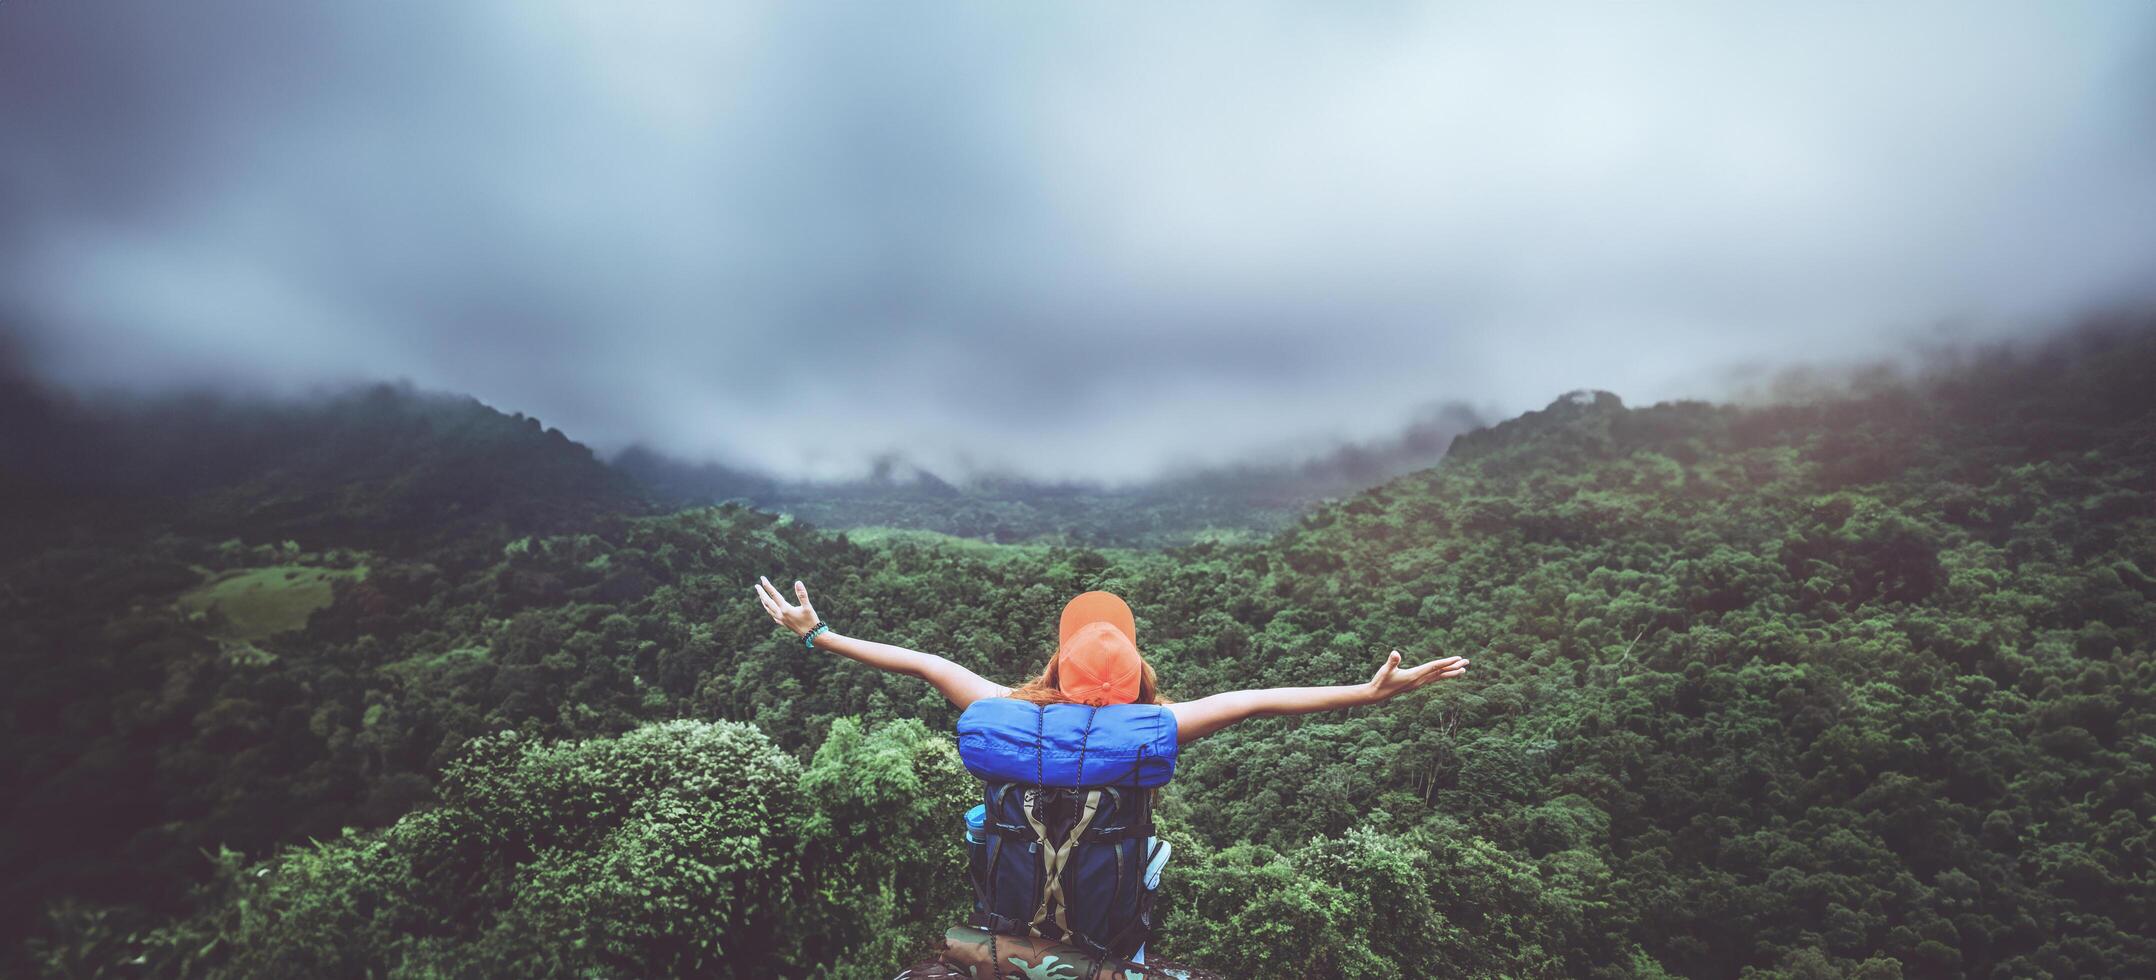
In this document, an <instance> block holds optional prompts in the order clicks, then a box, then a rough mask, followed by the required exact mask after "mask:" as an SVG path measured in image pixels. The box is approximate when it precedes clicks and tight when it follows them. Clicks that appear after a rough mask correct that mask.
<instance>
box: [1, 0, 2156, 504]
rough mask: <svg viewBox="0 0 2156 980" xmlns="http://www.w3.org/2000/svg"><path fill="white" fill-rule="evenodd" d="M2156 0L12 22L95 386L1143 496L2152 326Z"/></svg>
mask: <svg viewBox="0 0 2156 980" xmlns="http://www.w3.org/2000/svg"><path fill="white" fill-rule="evenodd" d="M2152 37H2156V8H2151V7H2149V6H2148V5H2146V4H2139V3H2130V2H2116V3H2086V4H2044V5H2035V4H2018V3H2016V4H2007V3H1937V4H1898V5H1893V6H1891V7H1887V8H1884V9H1882V8H1881V7H1879V6H1860V5H1855V4H1849V5H1841V4H1831V3H1830V4H1808V5H1803V6H1802V7H1794V6H1792V7H1788V8H1773V9H1769V8H1761V7H1756V6H1749V7H1746V8H1745V9H1741V10H1740V9H1736V8H1735V7H1734V6H1733V5H1719V4H1686V5H1653V6H1647V5H1624V6H1609V5H1600V4H1593V5H1589V4H1579V5H1556V6H1537V7H1535V8H1533V9H1532V10H1528V9H1524V8H1521V7H1519V6H1518V5H1496V4H1491V5H1448V6H1445V7H1442V8H1439V7H1435V6H1433V5H1418V4H1401V5H1390V4H1376V5H1358V6H1357V9H1354V10H1342V9H1337V8H1332V7H1301V6H1293V5H1280V6H1249V5H1236V6H1205V5H1176V6H1174V7H1172V8H1163V7H1160V6H1158V5H1129V6H1117V5H1100V4H1089V5H1085V6H1084V7H1082V8H1078V7H1073V8H1067V9H1065V8H1043V7H1040V6H1038V5H1025V6H1020V5H995V6H991V5H977V6H967V7H962V8H961V7H951V6H949V5H944V4H934V5H928V4H906V3H874V4H845V5H827V4H798V3H786V4H781V3H775V2H773V3H761V4H738V5H734V4H730V5H700V4H686V3H684V4H640V5H633V6H629V7H624V6H622V5H602V4H597V3H569V4H561V5H551V6H548V7H546V8H544V9H541V8H539V7H537V6H534V5H530V4H523V3H516V2H512V0H482V2H470V3H459V4H418V3H411V2H403V3H386V4H364V5H362V4H348V5H327V4H323V5H314V4H289V3H280V2H271V0H257V2H242V0H217V2H202V3H193V4H187V5H125V6H123V5H119V4H102V5H100V4H61V3H57V2H38V0H18V2H14V3H6V4H0V127H4V128H0V131H4V132H5V133H6V134H7V138H6V139H5V140H4V141H0V206H4V207H5V210H6V213H7V215H8V216H9V218H8V220H7V221H5V222H0V312H4V313H5V315H6V317H7V318H8V323H9V326H10V327H11V328H12V329H14V330H16V331H19V332H21V333H22V334H24V335H25V336H26V337H27V338H28V347H29V350H30V352H31V354H32V356H33V357H34V360H35V362H36V364H37V367H38V369H39V370H40V371H41V372H42V373H43V374H45V375H46V376H48V377H50V378H52V379H55V380H57V381H59V382H62V383H65V384H69V385H73V386H77V387H85V388H89V387H98V386H122V387H130V388H150V387H164V386H173V385H195V384H214V385H220V386H227V387H249V388H267V389H275V390H293V389H295V388H300V387H304V386H307V385H311V384H315V383H320V382H335V381H344V380H358V379H369V378H378V377H392V378H396V377H401V378H409V379H411V380H412V381H414V382H415V383H418V384H420V385H423V386H428V387H438V388H444V389H449V390H455V391H463V392H470V393H472V394H475V395H477V396H479V397H481V398H482V399H485V400H487V401H489V402H490V403H493V404H495V405H497V406H500V407H502V408H504V409H505V410H517V411H524V412H527V413H530V414H534V415H537V416H539V417H541V418H543V419H545V420H546V421H547V423H549V424H551V425H558V426H560V427H562V428H563V429H564V430H565V431H568V432H569V433H571V434H572V435H574V436H576V437H578V438H580V439H583V440H585V441H587V442H590V443H592V444H594V445H595V446H596V447H598V448H600V449H601V450H602V451H607V450H610V449H613V448H617V447H619V446H622V445H625V444H627V443H629V442H632V441H636V440H643V441H646V442H649V443H651V444H654V445H657V446H659V447H661V448H663V449H667V450H669V451H672V452H675V453H679V454H682V455H685V456H689V457H691V458H699V457H717V458H720V459H722V460H725V461H727V462H730V463H734V464H745V465H751V466H758V467H765V468H769V469H772V470H776V471H778V472H781V473H783V474H786V475H791V476H801V475H808V476H843V475H853V474H858V473H861V472H864V471H865V470H866V469H867V468H868V466H869V465H871V463H870V461H871V460H872V459H873V458H875V457H876V456H877V455H878V454H880V453H884V452H887V451H891V450H898V451H900V452H902V453H905V454H906V455H907V456H908V457H910V458H913V459H916V460H919V461H921V462H923V463H924V464H926V465H929V466H930V467H931V468H937V469H939V470H942V471H946V472H949V471H953V470H963V469H965V468H968V467H972V466H980V467H987V468H995V469H1006V470H1014V471H1018V472H1024V473H1031V474H1035V475H1038V476H1042V477H1048V478H1066V477H1095V478H1107V479H1111V480H1120V479H1131V478H1137V477H1141V476H1144V475H1147V474H1150V473H1154V472H1158V471H1161V470H1163V469H1167V468H1171V467H1187V466H1190V465H1194V464H1198V463H1204V462H1228V461H1231V460H1234V459H1236V458H1238V457H1242V456H1245V455H1247V454H1252V453H1262V452H1266V451H1271V450H1275V449H1278V448H1279V447H1283V446H1290V445H1298V446H1300V445H1308V444H1314V442H1313V441H1322V440H1325V439H1337V440H1341V441H1365V442H1367V441H1372V440H1379V439H1382V438H1384V437H1385V436H1386V435H1387V434H1388V433H1396V432H1398V431H1400V430H1401V429H1402V428H1403V427H1405V426H1407V425H1409V424H1410V422H1411V420H1412V419H1414V418H1416V417H1418V413H1423V414H1426V413H1427V412H1428V411H1430V406H1432V405H1436V404H1443V403H1450V402H1453V401H1464V402H1467V403H1470V404H1473V405H1475V406H1477V407H1478V408H1479V409H1481V410H1483V411H1484V412H1485V413H1486V414H1490V415H1506V414H1511V413H1515V412H1518V411H1521V410H1524V409H1527V408H1533V407H1539V406H1540V405H1542V404H1544V403H1546V402H1547V401H1548V400H1549V399H1551V398H1552V397H1554V396H1555V395H1556V394H1557V393H1559V392H1562V391H1565V390H1567V389H1571V388H1577V387H1600V388H1607V389H1610V390H1614V391H1617V392H1619V393H1620V394H1622V395H1624V396H1625V398H1626V399H1627V400H1628V401H1630V402H1632V403H1634V404H1640V403H1646V402H1651V401H1655V400H1659V399H1663V398H1671V397H1688V396H1689V397H1713V396H1715V395H1717V394H1720V393H1722V392H1723V391H1724V390H1725V389H1726V386H1727V383H1726V378H1727V376H1728V374H1729V371H1730V369H1731V368H1732V367H1733V366H1745V365H1760V364H1774V365H1779V364H1789V363H1802V362H1806V361H1810V360H1816V359H1819V358H1821V357H1825V356H1829V355H1831V356H1833V357H1835V358H1839V359H1853V358H1866V357H1877V356H1891V355H1898V354H1905V353H1906V352H1908V351H1910V350H1912V349H1915V345H1920V344H1931V343H1938V342H1941V341H1953V340H1985V339H1992V338H1995V337H1999V336H2003V335H2008V334H2012V333H2015V332H2018V331H2026V330H2029V329H2031V328H2033V327H2036V326H2042V325H2048V324H2050V323H2053V322H2056V321H2057V320H2058V319H2059V318H2061V317H2064V316H2067V315H2069V314H2071V313H2073V312H2074V311H2076V310H2079V309H2083V308H2086V307H2090V306H2092V305H2099V304H2106V303H2123V302H2134V301H2143V300H2146V299H2148V298H2149V297H2148V296H2147V295H2146V294H2145V292H2141V291H2142V290H2144V289H2145V288H2146V287H2145V285H2144V284H2145V283H2146V282H2148V281H2150V277H2149V275H2148V274H2149V272H2150V271H2151V269H2152V264H2156V261H2152V260H2156V222H2151V221H2149V220H2147V216H2148V215H2150V214H2156V131H2152V127H2156V112H2152V111H2151V110H2152V109H2156V84H2152V83H2156V78H2152V77H2151V74H2150V64H2151V62H2152V60H2156V59H2151V58H2150V57H2149V56H2150V55H2151V54H2152V53H2156V52H2152V48H2151V39H2152Z"/></svg>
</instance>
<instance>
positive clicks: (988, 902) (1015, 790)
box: [959, 698, 1177, 959]
mask: <svg viewBox="0 0 2156 980" xmlns="http://www.w3.org/2000/svg"><path fill="white" fill-rule="evenodd" d="M1176 749H1177V746H1176V744H1175V721H1174V717H1173V715H1172V714H1170V713H1169V712H1168V711H1167V709H1166V708H1164V707H1162V706H1160V705H1109V706H1104V707H1092V706H1087V705H1078V704H1054V705H1045V706H1043V705H1034V704H1029V703H1027V702H1023V701H1015V700H1013V699H1008V698H987V699H982V700H981V701H977V702H975V703H974V704H973V705H972V706H969V707H968V708H967V710H966V712H965V713H964V714H963V715H961V717H960V719H959V754H960V756H961V757H962V758H963V759H964V760H965V761H966V764H967V768H968V769H969V770H971V771H972V772H973V773H974V774H975V775H977V776H980V777H981V778H982V786H981V802H982V805H983V807H984V808H985V809H986V819H985V821H984V822H983V825H982V827H981V831H980V838H979V839H978V840H969V842H968V848H969V855H968V857H969V869H968V870H969V875H970V877H971V878H972V881H973V889H974V915H973V920H972V924H974V925H976V926H980V927H982V928H985V929H988V930H990V931H992V932H996V933H1001V934H1004V935H1020V936H1038V937H1042V938H1045V939H1051V940H1055V941H1057V942H1062V943H1067V944H1070V945H1073V946H1077V947H1079V948H1082V949H1085V950H1088V951H1089V952H1092V953H1095V954H1098V955H1105V956H1110V957H1116V958H1121V959H1127V958H1128V957H1130V956H1131V955H1132V954H1134V953H1136V952H1137V950H1138V949H1139V947H1141V946H1143V945H1144V944H1145V942H1146V940H1147V939H1148V938H1149V937H1150V936H1151V935H1152V930H1153V926H1154V924H1155V923H1154V917H1153V892H1152V891H1151V890H1150V889H1148V888H1146V887H1145V871H1146V866H1147V864H1148V863H1149V862H1150V861H1151V860H1152V858H1153V856H1154V852H1155V850H1156V849H1157V848H1158V846H1159V845H1158V842H1157V841H1155V842H1152V844H1151V845H1150V846H1149V840H1150V839H1151V838H1152V837H1153V836H1154V830H1153V809H1152V806H1153V788H1152V787H1155V786H1158V785H1160V784H1162V783H1164V782H1166V781H1167V780H1168V779H1169V778H1170V777H1171V776H1172V774H1173V771H1174V765H1175V757H1176Z"/></svg>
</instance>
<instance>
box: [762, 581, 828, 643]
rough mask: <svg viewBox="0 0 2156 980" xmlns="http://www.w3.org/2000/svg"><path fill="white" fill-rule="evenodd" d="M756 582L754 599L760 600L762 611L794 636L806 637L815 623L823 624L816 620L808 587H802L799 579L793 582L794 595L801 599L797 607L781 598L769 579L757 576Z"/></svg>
mask: <svg viewBox="0 0 2156 980" xmlns="http://www.w3.org/2000/svg"><path fill="white" fill-rule="evenodd" d="M756 581H757V585H756V586H755V588H756V598H757V599H759V600H762V602H763V604H764V611H765V612H767V613H770V614H771V621H772V622H774V623H777V624H779V625H780V626H784V627H786V628H787V629H790V630H793V631H794V635H795V636H806V635H808V631H809V630H812V629H815V628H816V624H817V623H820V622H823V620H820V619H817V618H816V608H815V607H814V606H811V605H809V590H808V586H806V585H802V584H801V580H800V579H795V580H794V595H796V596H799V597H800V599H801V604H800V605H798V606H797V605H794V604H793V603H790V602H787V601H786V600H785V599H783V598H781V597H780V596H779V590H778V587H777V586H774V585H772V584H771V580H770V579H769V578H767V577H765V576H762V575H758V576H756Z"/></svg>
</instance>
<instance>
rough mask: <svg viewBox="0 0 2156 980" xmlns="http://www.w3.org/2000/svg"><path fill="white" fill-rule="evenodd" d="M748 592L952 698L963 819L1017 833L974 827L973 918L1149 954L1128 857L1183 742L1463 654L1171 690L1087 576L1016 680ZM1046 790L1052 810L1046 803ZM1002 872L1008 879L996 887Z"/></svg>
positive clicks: (1146, 856)
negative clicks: (1244, 686)
mask: <svg viewBox="0 0 2156 980" xmlns="http://www.w3.org/2000/svg"><path fill="white" fill-rule="evenodd" d="M755 592H756V596H757V598H758V599H759V600H760V601H761V602H762V603H763V606H764V611H765V612H768V613H770V614H771V618H772V620H773V621H774V622H776V623H778V624H779V625H781V626H784V627H786V628H787V629H790V630H792V631H793V632H794V634H795V635H796V636H797V637H800V638H802V640H803V643H804V645H805V646H809V647H811V648H813V649H818V650H828V651H831V652H832V653H836V654H839V655H840V656H843V657H848V658H850V659H853V660H858V661H860V662H862V663H865V664H868V665H869V666H871V667H875V668H878V669H880V670H888V671H892V672H895V673H900V674H908V675H911V676H914V677H919V678H921V679H923V680H925V681H928V682H929V683H931V684H934V685H935V686H936V689H937V690H939V691H942V692H943V696H944V697H946V698H949V699H950V701H951V703H952V704H954V705H956V706H957V707H958V708H959V710H960V711H961V712H962V714H961V715H960V718H959V724H958V727H959V736H960V737H959V752H960V755H961V757H962V758H963V759H964V760H965V762H966V767H967V769H969V770H970V771H972V772H973V773H974V774H975V775H977V776H980V777H982V779H983V781H984V782H985V783H986V784H987V797H986V799H987V802H986V803H984V805H983V806H982V807H976V808H975V810H976V813H975V814H970V815H969V821H972V820H974V818H975V817H976V816H979V817H981V821H980V822H978V823H975V824H974V827H975V829H976V830H979V829H981V828H982V827H983V826H985V827H986V828H987V829H986V832H987V833H988V834H990V835H991V838H993V837H994V836H995V835H998V834H1000V835H1002V836H1006V837H1011V838H1012V839H1014V840H1015V841H1016V842H1017V844H1019V845H1023V850H1019V849H1017V848H1013V849H1010V850H1002V849H1000V848H999V847H998V846H997V845H998V844H1000V841H998V840H995V839H988V840H976V839H975V838H974V837H972V836H971V832H969V838H968V839H969V841H972V842H973V843H975V844H976V849H977V850H978V851H979V852H981V853H978V854H976V856H975V858H974V866H973V869H972V874H973V877H974V880H975V887H976V898H977V899H978V901H977V904H976V910H977V915H979V916H980V920H979V921H977V922H976V924H977V925H982V926H984V927H985V928H989V929H991V930H992V931H993V932H1014V933H1030V934H1031V935H1033V936H1047V937H1049V938H1054V939H1061V940H1063V941H1066V942H1075V943H1077V944H1079V945H1082V946H1086V947H1088V948H1090V949H1092V950H1095V951H1106V952H1110V953H1112V954H1113V955H1116V956H1129V958H1130V959H1131V960H1132V961H1133V962H1138V963H1143V962H1144V961H1145V960H1144V956H1145V950H1144V941H1145V937H1146V934H1147V933H1148V931H1149V930H1150V926H1151V922H1150V907H1151V906H1150V894H1149V889H1150V887H1151V886H1150V885H1147V886H1145V888H1144V889H1141V888H1140V885H1139V881H1140V880H1141V876H1140V875H1139V874H1137V873H1136V872H1138V871H1140V870H1146V869H1150V871H1151V873H1152V874H1154V875H1157V873H1158V864H1159V861H1158V860H1157V859H1154V858H1153V857H1152V852H1150V851H1141V850H1139V848H1140V847H1141V844H1140V843H1139V841H1140V840H1141V839H1142V840H1143V841H1144V842H1145V846H1150V843H1151V842H1152V840H1153V838H1152V837H1151V836H1150V832H1151V829H1152V822H1151V818H1152V814H1151V795H1152V789H1153V788H1154V787H1157V786H1159V785H1160V784H1162V783H1165V782H1167V780H1168V779H1169V778H1170V777H1171V776H1172V774H1173V772H1174V768H1175V757H1176V752H1177V750H1178V749H1179V748H1180V747H1181V746H1183V745H1188V744H1190V743H1191V742H1194V741H1197V740H1198V739H1200V738H1204V737H1205V736H1207V735H1210V734H1212V733H1214V732H1217V731H1219V730H1221V729H1223V728H1226V727H1228V726H1229V725H1232V724H1235V723H1236V722H1238V721H1242V720H1243V719H1245V718H1262V717H1268V716H1273V715H1293V714H1303V713H1306V712H1312V711H1325V710H1328V709H1332V708H1352V707H1356V706H1359V705H1366V704H1376V703H1378V702H1380V701H1385V700H1388V699H1391V698H1394V697H1397V696H1399V695H1401V694H1404V693H1406V692H1408V691H1412V690H1414V689H1415V688H1418V687H1421V686H1423V685H1425V684H1429V683H1432V682H1435V681H1439V680H1444V679H1446V678H1451V677H1458V676H1460V675H1462V674H1464V673H1466V672H1467V665H1468V663H1469V661H1468V660H1467V659H1466V658H1464V657H1441V658H1438V659H1436V660H1432V661H1430V662H1428V663H1424V664H1421V665H1419V666H1415V667H1409V668H1405V669H1402V668H1401V667H1400V651H1398V650H1393V651H1392V652H1390V653H1389V654H1387V655H1386V658H1385V662H1384V664H1383V665H1381V666H1379V667H1378V669H1377V673H1376V674H1375V675H1373V676H1372V677H1371V678H1370V680H1369V681H1368V682H1367V683H1362V684H1338V685H1332V686H1323V687H1274V688H1263V689H1258V690H1244V691H1227V692H1223V693H1220V694H1214V695H1210V696H1208V697H1203V698H1199V699H1197V700H1195V701H1184V702H1178V703H1170V702H1166V701H1163V700H1162V699H1161V697H1160V692H1159V685H1158V681H1157V678H1156V677H1155V676H1154V673H1153V667H1152V665H1151V664H1148V663H1146V662H1145V658H1144V657H1142V656H1140V655H1139V653H1138V650H1137V625H1136V622H1135V619H1134V618H1133V617H1132V615H1131V611H1130V607H1129V605H1127V604H1125V603H1124V602H1123V600H1122V599H1121V598H1120V597H1118V596H1116V595H1114V594H1113V593H1109V592H1103V591H1092V592H1086V593H1083V594H1081V595H1079V596H1078V597H1076V598H1074V599H1072V600H1071V601H1070V602H1069V603H1067V604H1065V606H1064V607H1063V613H1062V616H1061V617H1060V621H1059V623H1058V626H1057V632H1058V636H1057V647H1056V653H1055V654H1054V655H1053V656H1051V657H1050V658H1049V660H1048V664H1047V666H1046V667H1044V668H1043V669H1042V671H1041V673H1040V676H1038V677H1035V678H1034V679H1033V680H1031V681H1029V682H1027V683H1026V684H1024V685H1022V686H1020V687H1019V688H1017V689H1015V690H1014V689H1012V688H1009V687H1005V686H1003V685H1001V684H997V683H995V682H993V681H990V680H988V679H986V678H983V677H982V676H980V675H979V674H976V673H974V672H972V671H970V670H967V669H966V668H964V667H962V666H959V665H958V664H955V663H952V662H951V661H950V660H947V659H945V658H943V657H940V656H937V655H936V654H933V653H923V652H921V651H918V650H909V649H906V648H905V647H900V646H893V645H891V644H888V643H878V642H875V641H873V640H861V639H856V638H853V637H849V636H841V635H839V634H838V633H836V632H834V631H832V630H831V628H830V627H828V626H826V625H824V624H823V621H822V620H821V619H820V618H819V617H818V616H817V615H816V610H815V607H813V606H811V605H810V604H809V597H808V586H806V585H803V584H802V583H801V582H800V581H799V580H796V581H795V582H794V595H795V596H796V597H797V598H799V600H800V603H799V604H798V605H796V604H794V603H791V602H788V601H786V600H785V599H784V598H782V597H781V596H780V595H779V591H778V589H777V588H776V587H774V586H773V585H772V584H771V580H770V579H769V578H767V577H759V578H758V584H757V585H756V586H755ZM1073 750H1075V751H1073ZM1089 765H1090V769H1089ZM1089 771H1090V773H1091V778H1088V772H1089ZM1009 789H1016V790H1018V791H1019V792H1015V793H1006V792H1005V790H1009ZM1056 805H1061V808H1060V809H1057V810H1056V813H1057V814H1058V815H1055V816H1051V815H1049V811H1050V810H1051V809H1056ZM1042 854H1045V855H1046V857H1045V858H1043V857H1037V856H1036V855H1042ZM1134 854H1135V855H1138V856H1139V857H1138V860H1137V863H1136V864H1135V866H1133V865H1132V864H1131V863H1130V860H1129V859H1130V858H1131V856H1132V855H1134ZM999 855H1001V856H1002V858H1003V859H1004V860H1003V861H999ZM1163 856H1164V855H1163ZM1011 860H1015V861H1018V862H1025V861H1031V862H1032V865H1031V866H1030V868H1031V870H1025V869H1024V868H1021V869H1020V871H1019V872H1017V877H1016V878H1015V879H1014V877H1013V874H1011V873H1006V872H1005V871H1003V870H999V869H1001V868H1004V865H1005V863H1006V862H1008V861H1011ZM1111 874H1112V882H1111V881H1110V876H1111ZM1065 879H1068V880H1065ZM1096 879H1097V880H1098V881H1099V882H1100V884H1098V885H1095V884H1094V883H1093V882H1094V881H1095V880H1096ZM999 880H1002V881H1006V882H1012V883H1011V884H1009V885H1007V886H1006V889H1005V891H1006V894H1005V895H1003V896H1001V897H1000V900H999V896H998V895H997V892H996V882H997V881H999ZM1014 894H1015V895H1016V896H1017V897H1013V896H1014ZM1066 906H1068V907H1066ZM990 913H998V914H990ZM1044 930H1045V931H1044ZM1111 933H1112V935H1110V934H1111ZM1132 949H1135V951H1136V952H1135V955H1130V950H1132ZM991 955H992V957H993V955H994V954H993V953H992V954H991ZM989 962H992V963H996V964H999V965H1000V964H1001V963H1002V962H1003V961H1002V959H1000V958H991V959H990V961H989Z"/></svg>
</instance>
